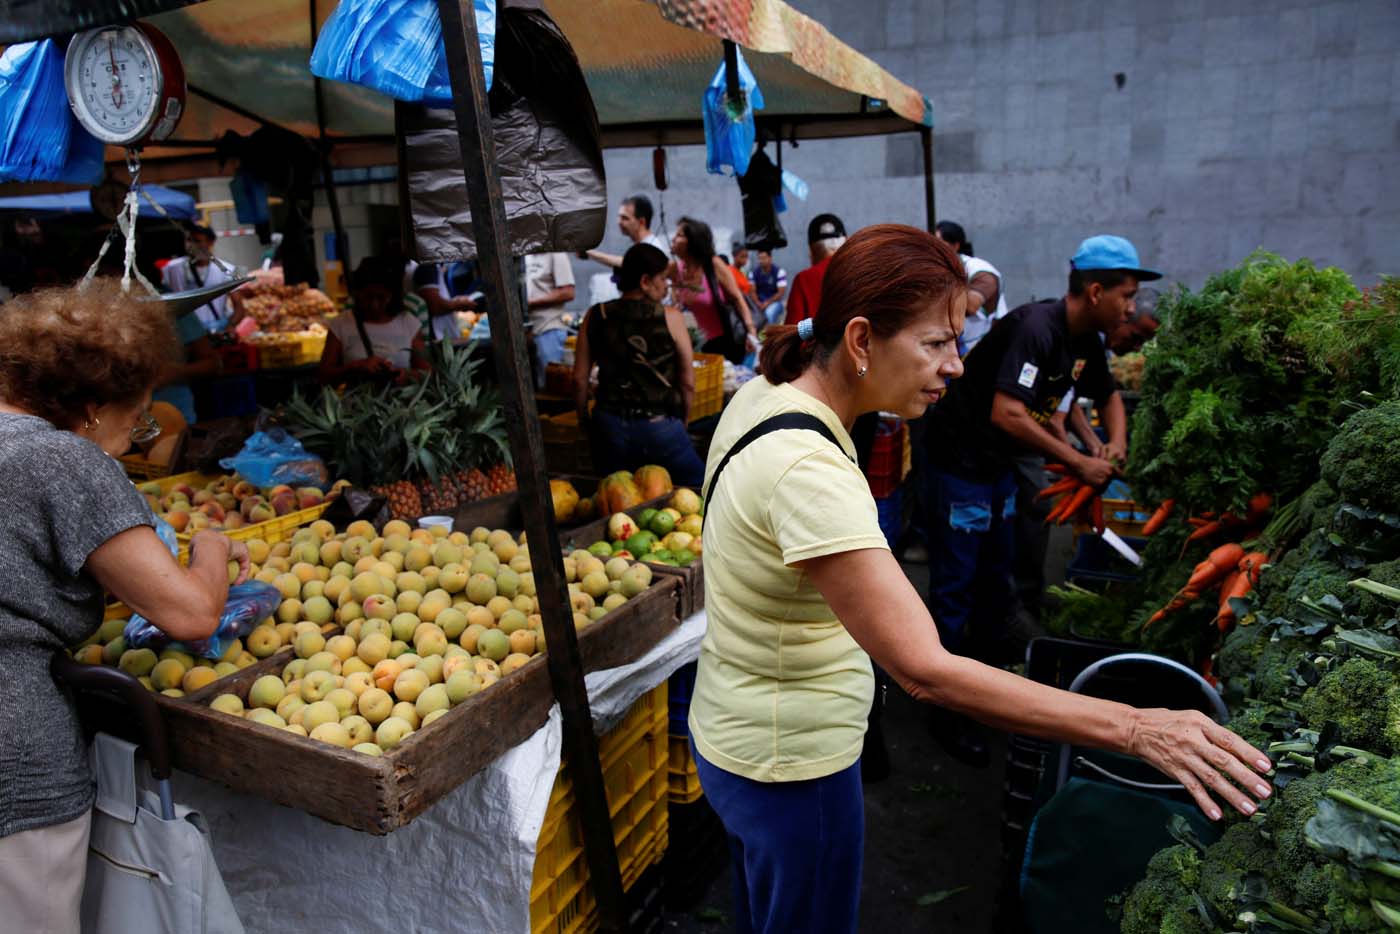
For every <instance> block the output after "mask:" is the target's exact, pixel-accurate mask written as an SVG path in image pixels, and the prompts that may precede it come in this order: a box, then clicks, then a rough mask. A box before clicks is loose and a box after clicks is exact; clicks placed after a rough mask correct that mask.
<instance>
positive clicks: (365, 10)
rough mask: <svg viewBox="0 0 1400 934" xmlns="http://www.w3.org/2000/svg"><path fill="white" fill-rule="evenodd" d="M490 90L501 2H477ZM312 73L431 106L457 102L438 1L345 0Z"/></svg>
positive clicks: (316, 52)
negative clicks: (453, 91) (450, 74)
mask: <svg viewBox="0 0 1400 934" xmlns="http://www.w3.org/2000/svg"><path fill="white" fill-rule="evenodd" d="M472 8H473V10H474V12H475V16H476V31H477V39H478V42H479V44H480V46H481V63H482V65H483V66H484V68H485V71H486V88H487V90H490V88H491V73H492V71H493V65H494V63H495V58H496V0H472ZM311 73H312V74H314V75H316V76H318V77H321V78H327V79H329V80H332V81H348V82H350V83H351V84H361V85H364V86H365V87H367V88H373V89H374V90H376V91H378V92H380V93H381V94H387V95H388V96H390V97H392V98H394V99H396V100H401V101H407V102H409V103H423V104H427V105H428V106H430V107H451V106H452V84H451V81H450V80H449V79H448V76H447V53H446V50H445V49H444V48H443V42H442V22H441V21H440V20H439V18H438V10H437V4H436V3H435V2H434V0H342V2H341V4H340V5H339V6H338V7H336V8H335V10H334V11H333V12H332V13H331V15H330V17H329V18H328V19H327V20H326V25H325V27H324V28H323V29H322V30H321V34H320V36H319V37H318V38H317V39H316V48H315V49H313V50H312V52H311Z"/></svg>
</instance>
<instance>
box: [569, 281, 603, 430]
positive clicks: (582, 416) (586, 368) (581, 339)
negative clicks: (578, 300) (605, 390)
mask: <svg viewBox="0 0 1400 934" xmlns="http://www.w3.org/2000/svg"><path fill="white" fill-rule="evenodd" d="M597 313H598V312H597V310H596V308H590V309H588V311H586V312H584V314H583V321H582V322H581V323H580V324H579V326H578V338H577V339H576V340H575V341H574V411H575V412H576V413H578V423H579V424H580V425H582V424H585V423H586V422H587V421H588V381H589V380H590V379H592V378H593V352H592V351H591V350H590V349H589V346H588V327H589V322H591V321H592V320H593V316H594V315H595V314H597Z"/></svg>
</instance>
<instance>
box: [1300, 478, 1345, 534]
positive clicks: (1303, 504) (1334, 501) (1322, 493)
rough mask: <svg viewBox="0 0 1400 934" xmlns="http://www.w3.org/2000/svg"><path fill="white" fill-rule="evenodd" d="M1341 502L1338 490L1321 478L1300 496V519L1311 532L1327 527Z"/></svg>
mask: <svg viewBox="0 0 1400 934" xmlns="http://www.w3.org/2000/svg"><path fill="white" fill-rule="evenodd" d="M1339 502H1340V499H1339V497H1338V496H1337V491H1336V490H1334V489H1332V488H1331V487H1330V486H1328V485H1327V481H1326V480H1319V481H1317V482H1316V483H1314V484H1313V485H1312V486H1310V487H1308V488H1307V489H1306V490H1304V491H1303V494H1302V495H1301V496H1300V497H1298V521H1299V523H1300V524H1301V525H1302V527H1303V528H1304V529H1306V530H1308V531H1309V532H1311V531H1313V530H1314V529H1321V528H1326V526H1327V523H1329V522H1331V521H1332V516H1333V514H1334V513H1336V511H1337V506H1338V504H1339Z"/></svg>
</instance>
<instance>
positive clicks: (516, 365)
mask: <svg viewBox="0 0 1400 934" xmlns="http://www.w3.org/2000/svg"><path fill="white" fill-rule="evenodd" d="M437 7H438V13H439V15H440V16H441V18H442V37H443V42H444V44H445V46H446V51H447V70H448V76H449V78H450V79H451V81H452V103H453V109H454V111H455V112H456V117H457V140H458V143H459V145H460V147H461V157H462V173H463V175H464V177H465V178H466V183H467V203H468V206H469V207H470V209H471V219H472V229H473V232H474V234H475V237H476V249H477V263H478V268H479V269H480V271H481V274H482V277H483V279H484V280H485V281H486V285H487V290H488V292H489V293H491V294H490V297H491V299H492V304H491V314H490V317H489V321H490V324H491V344H492V349H493V351H494V353H495V357H496V370H497V374H498V377H499V379H500V385H501V397H502V400H503V402H504V405H505V416H506V426H507V430H508V432H509V434H510V446H511V452H512V453H513V454H514V456H515V470H516V476H517V478H518V481H519V485H520V508H521V512H522V514H523V517H524V520H525V532H526V535H527V537H528V541H529V550H530V563H531V565H532V566H533V568H534V574H535V587H536V590H537V593H538V595H539V601H540V615H541V616H542V617H543V622H544V632H545V639H546V641H547V643H548V646H549V650H548V652H547V653H546V661H547V663H548V667H549V680H550V683H551V685H552V686H553V688H554V696H555V699H556V700H558V702H559V708H560V711H561V712H562V714H563V719H564V752H565V753H566V754H567V755H568V757H569V770H570V775H571V777H572V779H573V783H574V789H575V794H576V795H577V800H578V805H579V816H580V818H581V822H582V824H583V840H584V854H585V856H586V857H587V859H588V869H589V874H590V877H591V882H592V885H593V893H594V895H595V896H596V898H597V900H598V909H599V915H600V922H601V925H602V927H603V929H604V930H608V931H625V930H626V928H627V909H626V904H625V902H624V898H623V891H622V875H621V872H620V871H619V869H618V862H617V849H616V847H615V845H614V843H613V832H612V819H611V817H610V815H609V813H608V802H607V796H606V794H605V792H604V788H603V770H602V766H601V764H600V763H599V761H598V741H597V738H596V737H595V736H594V735H593V717H592V714H591V713H590V711H589V707H588V690H587V687H586V686H585V685H584V680H583V663H582V661H581V660H580V657H579V649H578V635H577V633H576V632H575V631H574V615H573V609H572V607H571V606H570V604H569V591H568V587H567V585H566V583H565V579H564V560H563V555H562V554H561V553H560V550H559V535H558V531H557V530H556V528H555V525H554V506H553V500H552V499H551V497H550V494H549V477H548V475H547V473H546V470H545V463H544V443H543V440H542V438H541V435H540V422H539V417H538V415H537V412H536V408H535V384H534V378H533V376H532V375H531V372H530V355H529V352H528V348H527V346H526V344H525V341H526V337H525V319H524V314H523V309H522V307H521V301H520V290H519V289H518V288H517V287H516V283H515V281H514V276H513V275H512V269H513V268H514V264H513V262H512V255H511V245H510V232H509V230H508V229H507V226H506V216H505V205H504V201H503V198H502V196H501V179H500V175H499V174H498V173H497V169H496V140H495V135H494V130H493V128H492V126H491V111H490V107H489V104H488V101H487V91H486V76H485V71H484V70H483V68H482V62H481V48H480V46H479V45H478V44H477V43H478V40H477V32H476V19H475V17H474V15H473V13H472V6H471V4H470V3H463V2H462V0H437ZM463 7H465V15H464V12H463ZM405 207H406V206H405Z"/></svg>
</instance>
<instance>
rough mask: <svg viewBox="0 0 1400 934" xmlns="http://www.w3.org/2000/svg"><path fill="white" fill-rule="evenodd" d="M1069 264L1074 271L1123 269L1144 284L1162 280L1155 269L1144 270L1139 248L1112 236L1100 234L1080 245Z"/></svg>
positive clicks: (1121, 238)
mask: <svg viewBox="0 0 1400 934" xmlns="http://www.w3.org/2000/svg"><path fill="white" fill-rule="evenodd" d="M1069 264H1070V266H1071V267H1072V268H1074V269H1121V270H1123V271H1124V272H1130V273H1132V274H1133V275H1134V276H1137V278H1138V280H1139V281H1142V282H1150V281H1152V280H1153V279H1160V278H1162V274H1161V273H1160V272H1157V271H1156V270H1155V269H1144V268H1143V266H1142V262H1141V261H1140V260H1139V259H1138V251H1137V247H1135V246H1133V245H1132V243H1131V242H1130V241H1128V240H1126V239H1124V238H1123V237H1115V236H1112V235H1111V234H1099V235H1098V236H1097V237H1090V238H1089V239H1087V240H1085V241H1084V242H1083V243H1081V244H1079V250H1078V252H1076V253H1075V254H1074V259H1072V260H1070V261H1069Z"/></svg>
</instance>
